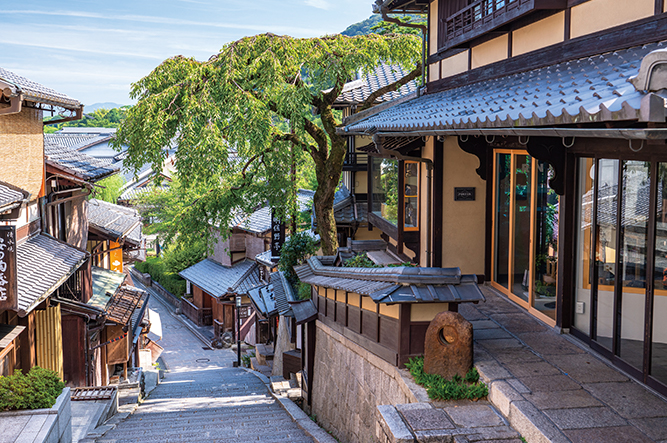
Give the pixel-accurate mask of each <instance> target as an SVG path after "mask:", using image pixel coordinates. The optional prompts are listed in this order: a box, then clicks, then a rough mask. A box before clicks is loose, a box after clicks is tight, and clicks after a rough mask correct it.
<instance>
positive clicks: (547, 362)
mask: <svg viewBox="0 0 667 443" xmlns="http://www.w3.org/2000/svg"><path fill="white" fill-rule="evenodd" d="M482 290H483V291H484V295H485V296H486V302H485V303H480V304H478V305H474V306H473V305H469V304H468V305H461V308H460V313H461V314H462V315H463V316H464V317H465V318H466V319H468V320H469V321H471V322H472V324H473V327H474V334H475V366H476V367H477V368H478V369H479V371H480V373H481V374H482V378H483V379H485V381H486V382H487V383H488V384H489V385H490V386H489V389H490V394H489V399H490V400H491V402H492V403H493V404H494V405H495V406H496V407H497V408H498V409H499V410H500V412H501V413H502V414H503V415H504V416H505V417H508V419H509V422H510V424H511V425H512V426H513V427H514V428H515V429H516V430H518V431H519V432H520V433H521V435H522V436H523V437H524V438H525V439H526V440H527V441H528V442H529V443H530V442H531V441H552V442H567V441H572V442H575V443H577V442H585V443H593V442H609V443H614V442H633V443H641V442H663V443H667V401H666V399H665V398H663V397H661V396H659V395H657V394H655V393H653V392H652V391H650V390H649V389H647V388H646V387H644V386H642V385H640V384H639V383H637V382H635V381H634V380H632V379H630V378H628V377H627V376H626V375H624V374H623V373H622V372H620V371H619V370H618V369H617V368H615V367H613V366H610V365H609V364H607V363H606V362H605V361H603V360H602V359H600V358H598V357H597V356H596V355H595V354H594V353H592V352H591V351H590V349H588V348H587V347H586V346H585V345H583V344H581V343H580V342H578V341H576V340H575V339H573V338H572V337H570V336H568V335H560V334H558V333H556V332H555V331H554V330H553V329H552V328H550V327H548V326H545V325H544V324H543V323H541V322H539V321H537V320H535V319H534V318H533V317H532V316H531V315H529V314H528V313H527V312H526V311H524V310H522V309H520V308H519V307H518V306H516V305H515V304H514V303H512V302H510V301H509V300H507V299H506V298H505V297H503V296H501V295H499V294H498V293H497V292H496V291H495V290H493V289H492V288H490V287H488V286H484V287H483V288H482Z"/></svg>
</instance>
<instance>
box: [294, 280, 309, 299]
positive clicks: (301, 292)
mask: <svg viewBox="0 0 667 443" xmlns="http://www.w3.org/2000/svg"><path fill="white" fill-rule="evenodd" d="M296 286H297V296H298V297H299V300H310V297H311V295H312V293H313V292H312V291H313V290H312V287H311V286H310V285H309V284H308V283H304V282H299V283H298V284H297V285H296Z"/></svg>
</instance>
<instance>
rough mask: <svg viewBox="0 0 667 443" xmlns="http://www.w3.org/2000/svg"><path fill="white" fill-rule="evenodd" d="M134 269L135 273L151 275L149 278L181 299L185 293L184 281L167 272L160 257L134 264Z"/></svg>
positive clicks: (173, 273)
mask: <svg viewBox="0 0 667 443" xmlns="http://www.w3.org/2000/svg"><path fill="white" fill-rule="evenodd" d="M134 267H135V268H136V269H137V271H139V272H142V273H147V274H150V275H151V278H152V279H153V280H155V281H156V282H158V283H159V284H161V285H162V286H164V288H165V289H166V290H167V291H169V292H171V293H172V294H174V295H175V296H176V297H179V298H180V297H181V296H183V294H184V293H185V280H183V279H182V278H181V277H180V276H179V275H178V274H177V273H175V272H169V271H168V270H167V267H166V265H165V263H164V260H163V259H162V257H150V258H147V259H146V261H145V262H143V263H142V262H136V263H135V264H134Z"/></svg>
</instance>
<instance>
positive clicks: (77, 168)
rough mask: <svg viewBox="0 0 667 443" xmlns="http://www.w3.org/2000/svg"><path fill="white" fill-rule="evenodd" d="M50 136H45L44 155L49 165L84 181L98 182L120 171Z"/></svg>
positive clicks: (117, 167)
mask: <svg viewBox="0 0 667 443" xmlns="http://www.w3.org/2000/svg"><path fill="white" fill-rule="evenodd" d="M48 135H53V134H45V136H44V155H45V156H46V161H47V163H51V164H53V165H54V166H57V167H60V168H63V169H65V170H67V172H69V173H71V174H73V175H74V176H76V177H79V178H81V179H83V180H88V181H98V180H101V179H103V178H104V177H107V176H109V175H111V174H114V173H116V172H118V171H119V170H120V167H119V166H118V165H113V164H111V163H109V162H108V161H103V160H98V159H96V158H94V157H91V156H89V155H86V154H84V153H82V152H78V151H76V150H74V149H71V148H68V147H66V146H62V145H59V144H58V142H57V141H56V140H54V139H52V138H50V137H48Z"/></svg>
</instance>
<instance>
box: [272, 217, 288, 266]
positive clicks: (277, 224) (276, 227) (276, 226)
mask: <svg viewBox="0 0 667 443" xmlns="http://www.w3.org/2000/svg"><path fill="white" fill-rule="evenodd" d="M283 244H285V223H283V222H282V221H280V220H279V219H277V218H276V214H275V213H274V212H273V211H271V260H274V261H277V260H279V259H280V252H281V251H282V249H283Z"/></svg>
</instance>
